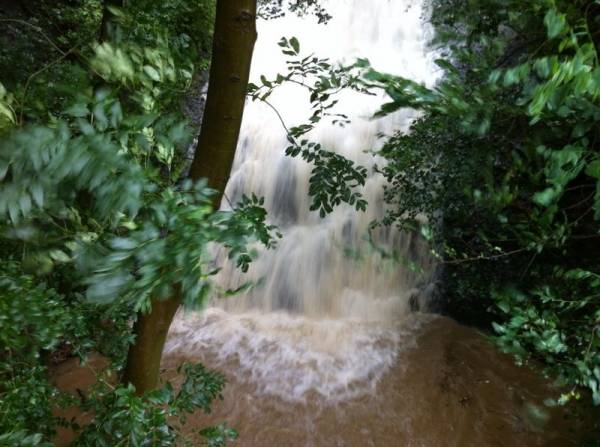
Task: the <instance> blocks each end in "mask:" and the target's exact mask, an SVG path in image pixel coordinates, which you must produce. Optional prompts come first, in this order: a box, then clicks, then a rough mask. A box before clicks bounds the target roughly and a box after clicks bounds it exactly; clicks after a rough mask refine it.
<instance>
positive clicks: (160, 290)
mask: <svg viewBox="0 0 600 447" xmlns="http://www.w3.org/2000/svg"><path fill="white" fill-rule="evenodd" d="M33 3H35V5H24V6H23V8H27V9H29V8H32V9H34V10H35V14H31V15H28V14H26V13H27V11H22V10H21V9H20V8H19V7H16V6H15V8H16V9H15V11H13V13H14V15H11V16H10V17H4V16H2V17H0V20H2V21H3V25H4V24H8V25H7V26H3V27H2V30H3V32H2V33H1V36H0V38H1V39H2V41H3V42H6V41H8V40H14V41H15V45H14V46H12V45H2V52H0V72H1V73H2V79H1V80H0V81H1V82H2V83H1V84H0V180H1V183H0V246H1V247H2V252H1V257H0V309H1V310H2V312H1V316H0V334H1V335H0V349H1V350H2V357H3V358H4V359H6V361H5V362H3V364H2V369H1V370H0V382H1V383H2V386H1V387H0V403H1V405H0V407H1V411H0V444H1V445H46V443H47V442H49V441H50V440H51V439H52V436H53V433H54V431H55V429H56V427H57V426H58V425H64V424H67V425H69V424H70V422H69V421H64V420H60V419H59V418H57V417H54V416H53V413H52V410H53V409H54V408H57V407H60V406H61V405H71V404H76V405H79V406H81V407H82V408H83V409H86V410H93V411H94V412H95V417H94V419H93V421H92V422H91V424H89V426H87V427H86V428H85V429H84V430H83V432H82V435H81V436H80V437H79V439H78V441H77V443H78V444H80V445H118V444H131V445H172V444H173V443H174V440H175V438H176V437H177V436H179V428H180V426H181V424H179V425H178V424H177V423H176V422H175V421H176V420H179V421H181V422H182V421H184V420H185V415H186V414H188V413H191V412H193V411H195V410H196V409H200V410H203V411H209V410H210V405H211V403H212V401H213V400H214V399H215V398H218V397H220V393H221V390H222V388H223V386H224V380H223V378H222V376H220V375H219V374H216V373H213V372H210V371H207V370H205V369H204V368H203V367H202V366H201V365H185V366H182V369H181V370H180V373H181V374H182V375H184V376H185V377H186V380H185V382H184V383H183V385H182V387H181V389H180V390H179V391H178V392H175V391H174V390H173V388H172V386H171V385H169V384H166V385H165V386H164V387H163V388H162V389H161V390H159V391H156V392H152V393H150V394H148V395H144V396H137V395H136V394H135V390H134V389H133V388H132V387H131V386H125V385H114V381H113V382H111V381H110V380H108V377H109V372H108V371H107V372H105V373H103V374H101V375H100V376H99V377H98V384H97V386H96V387H95V388H94V390H93V391H92V392H91V393H90V394H89V395H88V396H86V397H85V398H82V399H76V398H74V397H73V396H67V395H63V394H61V393H60V391H59V390H58V389H56V388H55V387H54V386H53V385H52V384H51V383H50V382H49V381H48V374H47V371H48V369H49V368H51V367H52V364H53V363H54V362H55V361H60V360H61V358H62V357H64V356H73V355H77V356H80V357H82V358H85V357H86V355H87V354H88V353H90V352H92V351H95V352H100V353H101V354H103V355H105V356H107V357H108V358H109V359H110V360H111V367H110V370H111V371H116V374H117V375H118V374H119V371H120V370H121V368H122V367H123V363H124V360H125V355H126V353H127V348H128V346H129V344H130V343H132V342H133V338H134V337H133V335H132V329H131V326H132V322H133V320H134V318H135V315H136V312H137V311H139V310H148V309H149V308H150V307H151V306H152V302H151V299H150V298H153V299H161V298H162V297H165V296H167V295H169V292H170V290H172V289H173V288H177V289H178V291H180V292H181V293H182V295H183V298H184V303H185V304H187V305H189V306H201V305H202V304H203V303H204V300H205V298H206V296H207V293H208V290H209V287H210V277H211V276H213V275H215V274H216V273H217V271H218V269H216V268H215V267H214V266H213V265H212V258H210V256H209V252H208V250H209V244H212V243H215V242H216V243H221V244H222V245H224V246H225V247H227V248H228V249H229V252H230V257H231V258H232V259H234V260H236V261H237V264H238V266H239V267H240V268H241V269H243V270H245V269H247V268H248V264H249V262H251V260H252V254H251V252H250V251H249V249H248V248H247V247H248V243H249V242H250V241H251V240H255V239H258V240H260V241H261V242H263V243H264V244H265V245H267V246H269V245H271V244H272V239H271V238H272V230H273V228H271V227H268V226H266V225H265V223H264V222H265V211H264V209H263V208H262V201H261V200H260V199H258V198H256V197H252V198H245V199H244V200H243V201H242V202H241V203H240V204H238V206H237V207H236V209H235V210H233V211H230V212H217V213H214V212H213V210H212V207H211V200H210V199H211V197H212V194H213V193H214V192H213V191H211V190H209V189H208V188H207V187H206V183H205V182H202V181H201V182H198V183H197V184H192V182H189V181H182V182H180V181H179V177H180V176H181V173H182V171H183V170H184V169H185V151H186V150H187V147H188V145H189V143H190V141H191V135H192V132H191V130H192V129H190V127H189V125H188V124H187V122H186V121H185V119H184V118H183V116H182V114H181V111H180V103H181V98H182V95H183V93H184V92H185V90H186V89H187V88H188V87H189V86H190V83H191V81H192V77H193V75H194V72H195V71H196V72H197V71H198V70H201V69H202V68H203V66H205V65H206V59H205V57H206V55H207V52H208V50H207V49H208V47H209V44H210V41H211V29H212V22H213V20H214V12H213V10H214V2H212V1H210V0H208V1H204V0H202V1H200V0H199V1H195V2H187V1H185V2H183V1H181V2H168V3H165V4H162V3H158V2H135V5H132V6H131V7H128V8H125V9H119V8H114V7H110V8H104V6H105V5H104V3H103V2H94V1H92V2H58V3H56V2H43V1H39V2H33ZM113 3H114V2H113ZM34 6H35V8H34ZM107 16H110V23H109V25H110V26H109V27H108V28H109V30H108V35H107V36H103V35H101V23H102V20H103V19H106V17H107ZM192 36H193V37H192ZM201 434H202V435H203V436H205V437H206V442H207V444H208V445H214V446H219V445H225V443H226V442H227V441H228V440H230V439H233V438H235V432H233V431H232V430H230V429H228V428H227V427H225V426H218V427H212V428H209V429H206V430H203V431H202V433H201Z"/></svg>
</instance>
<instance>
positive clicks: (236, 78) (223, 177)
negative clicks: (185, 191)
mask: <svg viewBox="0 0 600 447" xmlns="http://www.w3.org/2000/svg"><path fill="white" fill-rule="evenodd" d="M255 41H256V0H219V1H218V3H217V19H216V24H215V36H214V40H213V52H212V64H211V67H210V79H209V84H208V95H207V99H206V109H205V110H204V119H203V120H202V130H201V131H200V137H199V139H198V147H197V148H196V153H195V156H194V160H193V162H192V166H191V168H190V177H191V178H192V179H200V178H207V179H208V185H209V186H210V187H211V188H213V189H215V190H216V191H218V192H219V194H216V195H215V197H214V199H213V204H214V206H215V209H217V208H218V207H219V205H220V203H221V198H222V195H223V192H224V191H225V186H226V185H227V180H228V179H229V174H230V172H231V166H232V164H233V158H234V156H235V149H236V146H237V141H238V137H239V135H240V126H241V124H242V115H243V113H244V104H245V101H246V91H247V89H248V78H249V76H250V64H251V62H252V52H253V51H254V42H255Z"/></svg>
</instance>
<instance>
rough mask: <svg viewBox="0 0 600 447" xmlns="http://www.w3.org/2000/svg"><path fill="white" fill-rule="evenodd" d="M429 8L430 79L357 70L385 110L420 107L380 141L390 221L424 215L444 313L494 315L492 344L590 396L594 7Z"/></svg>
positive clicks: (598, 329)
mask: <svg viewBox="0 0 600 447" xmlns="http://www.w3.org/2000/svg"><path fill="white" fill-rule="evenodd" d="M432 11H433V18H432V21H433V25H434V26H435V28H436V41H435V44H436V45H437V46H438V47H439V51H440V54H441V58H440V59H439V60H438V61H437V64H438V65H439V66H440V67H441V68H442V69H443V70H444V71H445V76H444V78H443V79H442V80H441V81H440V82H439V83H438V85H437V86H436V87H435V88H434V89H428V88H426V87H424V86H422V85H419V84H416V83H414V82H413V81H411V80H408V79H402V78H398V77H394V76H389V75H386V74H382V73H377V72H375V71H370V72H369V73H368V74H367V75H366V76H365V78H366V82H367V83H368V84H369V85H371V86H376V87H380V88H383V89H385V90H386V92H387V93H388V94H389V96H390V97H391V99H392V101H391V102H390V103H388V104H386V105H384V106H383V108H382V110H381V112H380V113H381V114H388V113H391V112H393V111H395V110H397V109H398V108H401V107H406V106H412V107H415V108H418V109H421V110H423V111H425V115H424V116H423V117H422V118H421V119H420V120H418V121H417V122H416V123H415V124H414V125H413V128H412V132H411V133H410V134H409V135H402V134H398V135H395V136H393V137H392V138H391V139H390V140H389V141H388V142H387V144H386V145H385V147H384V148H383V150H382V151H381V154H382V155H383V156H385V157H386V158H387V159H388V160H389V165H388V166H386V167H385V168H383V169H382V172H383V173H384V175H385V176H386V177H387V178H388V180H389V181H390V186H389V187H388V189H387V191H386V199H387V202H388V203H390V204H391V205H393V208H392V211H391V212H390V214H389V215H388V217H387V219H386V223H396V224H398V225H401V226H404V227H408V228H414V227H417V226H419V224H418V223H417V220H416V218H417V217H418V216H419V215H423V214H424V215H426V216H428V218H429V223H428V225H427V226H426V227H424V228H422V230H423V234H424V235H426V236H428V237H430V238H431V239H432V242H433V243H434V246H435V247H436V252H437V255H438V256H439V258H440V260H441V261H442V265H443V268H444V271H445V276H446V294H447V295H448V301H449V305H450V310H451V311H452V312H453V313H454V314H455V315H457V316H459V317H462V318H463V319H466V320H470V321H472V322H474V320H479V324H481V322H482V320H484V321H490V322H493V327H494V329H495V331H496V333H497V341H498V343H499V345H500V346H501V347H502V349H504V350H505V351H507V352H511V353H513V354H515V355H516V356H517V357H518V359H519V360H521V361H524V360H526V359H528V358H535V359H538V360H540V361H542V362H543V363H545V364H546V365H547V367H548V372H549V373H550V374H551V375H552V376H555V377H559V378H560V379H561V381H562V383H563V384H565V385H568V386H577V385H578V386H580V387H584V388H587V390H588V391H590V392H591V395H592V397H593V400H594V402H595V403H596V404H600V276H599V275H600V264H599V258H598V253H599V252H600V251H599V249H600V244H599V242H600V232H599V228H600V226H599V221H600V170H599V167H600V151H599V150H598V137H599V136H600V134H599V132H600V128H599V127H598V122H599V118H600V100H599V98H600V65H599V63H598V44H599V43H600V40H599V39H600V37H599V36H600V34H599V32H600V15H599V14H598V13H599V12H600V4H598V3H597V2H595V1H588V0H578V1H572V0H569V1H560V0H557V1H554V0H552V1H550V0H536V1H530V2H521V1H504V0H502V1H500V0H473V1H469V2H462V1H455V0H434V1H432ZM574 396H579V391H578V389H577V388H573V390H572V391H571V392H569V393H566V394H564V395H563V396H562V398H561V400H562V401H565V400H568V399H569V398H571V397H574Z"/></svg>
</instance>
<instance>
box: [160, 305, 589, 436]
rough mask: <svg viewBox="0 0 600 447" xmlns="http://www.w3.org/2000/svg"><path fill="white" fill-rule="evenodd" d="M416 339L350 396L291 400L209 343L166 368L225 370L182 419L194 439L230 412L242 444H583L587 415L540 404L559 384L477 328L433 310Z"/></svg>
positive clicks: (169, 372) (174, 357)
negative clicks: (211, 400)
mask: <svg viewBox="0 0 600 447" xmlns="http://www.w3.org/2000/svg"><path fill="white" fill-rule="evenodd" d="M414 341H415V343H414V344H412V346H411V347H409V348H407V349H405V350H403V351H402V352H401V353H399V355H398V356H397V358H396V360H395V363H394V364H393V366H392V367H391V368H389V370H388V371H387V372H386V373H385V374H384V375H383V376H382V377H381V379H380V380H378V381H377V383H376V384H375V386H374V387H373V388H372V389H369V391H368V392H366V393H364V394H362V395H360V396H357V397H355V398H349V399H341V400H337V399H335V398H334V399H331V397H330V398H325V397H323V396H322V395H319V394H318V393H312V394H311V393H310V392H308V393H307V394H306V398H305V399H303V400H300V401H296V402H294V401H290V400H289V399H285V398H283V397H281V396H276V395H273V394H272V393H265V391H264V387H262V386H258V385H257V383H254V382H253V378H252V375H251V374H249V375H246V376H244V375H243V374H242V375H240V374H234V372H236V369H237V368H240V363H239V361H236V360H235V356H234V357H233V359H232V357H228V359H227V360H226V361H223V359H219V357H218V356H216V355H214V352H216V351H213V350H212V349H210V348H207V349H206V352H205V354H202V355H193V356H190V355H181V354H171V355H168V356H167V357H166V358H165V359H164V363H163V368H164V374H163V376H164V378H169V379H172V380H174V381H175V382H177V381H180V378H179V377H177V375H176V373H175V368H176V366H177V365H179V364H180V363H181V362H182V361H203V362H204V363H205V364H206V365H207V366H209V367H213V368H218V369H219V370H221V371H222V372H224V373H225V375H226V376H227V378H228V380H229V383H228V385H227V388H226V390H225V392H224V400H223V401H221V402H218V403H217V404H216V405H215V406H214V410H213V412H212V413H211V414H210V415H205V414H202V413H197V414H195V415H194V416H193V417H192V418H190V419H189V421H188V422H187V424H186V425H185V427H184V431H185V432H186V433H187V434H188V435H189V436H191V439H195V440H196V441H197V442H199V441H200V440H199V439H198V438H194V435H193V432H194V431H195V430H196V429H198V428H200V427H205V426H207V425H212V424H218V423H221V422H227V424H228V425H229V426H231V427H234V428H235V429H236V430H238V432H239V440H238V441H237V443H236V445H239V446H245V447H254V446H256V447H259V446H260V447H268V446H287V447H292V446H323V447H325V446H348V447H350V446H357V447H358V446H361V447H363V446H378V447H392V446H394V447H395V446H406V447H409V446H410V447H413V446H414V447H417V446H419V447H445V446H448V447H450V446H456V447H459V446H461V447H462V446H464V447H467V446H473V447H475V446H484V447H495V446H498V447H500V446H503V447H504V446H515V447H535V446H540V447H541V446H545V447H564V446H571V445H573V446H575V445H578V441H579V440H580V439H581V435H582V433H583V431H584V430H583V424H584V422H583V421H582V420H581V419H580V418H576V417H574V416H573V414H572V412H571V410H570V409H567V408H549V407H547V406H546V405H545V404H544V401H545V400H546V399H548V398H552V397H556V396H557V395H559V393H560V390H559V389H557V388H556V387H554V386H553V385H552V384H551V383H550V382H549V381H548V380H545V379H543V378H542V377H541V375H540V374H539V373H538V372H535V371H533V370H532V369H529V368H527V367H518V366H516V365H515V363H514V361H513V359H512V358H511V357H509V356H507V355H504V354H501V353H499V352H498V351H497V350H496V348H495V347H494V346H493V345H492V344H491V343H490V342H489V341H488V340H486V339H485V338H484V336H483V335H481V334H480V333H479V332H478V331H476V330H474V329H471V328H467V327H464V326H461V325H459V324H457V323H456V322H454V321H453V320H451V319H448V318H444V317H435V318H431V319H429V321H428V322H426V323H425V324H423V325H422V326H420V327H419V328H418V329H416V330H415V334H414ZM211 353H212V354H211ZM282 373H283V372H282ZM274 374H275V376H276V375H277V372H276V371H275V372H274ZM356 386H360V384H357V385H356Z"/></svg>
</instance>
